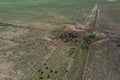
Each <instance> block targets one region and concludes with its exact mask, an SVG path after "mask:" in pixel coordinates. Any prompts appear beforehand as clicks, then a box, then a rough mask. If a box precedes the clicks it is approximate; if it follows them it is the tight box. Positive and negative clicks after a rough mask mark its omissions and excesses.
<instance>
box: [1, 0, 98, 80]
mask: <svg viewBox="0 0 120 80" xmlns="http://www.w3.org/2000/svg"><path fill="white" fill-rule="evenodd" d="M96 2H97V0H91V1H90V0H21V1H18V0H0V12H1V13H0V21H2V22H0V26H1V27H0V31H1V32H2V31H6V32H7V31H9V29H8V27H9V26H11V27H13V28H17V27H19V28H24V29H27V30H29V31H28V33H26V34H23V35H21V36H19V37H16V36H15V37H14V38H12V39H9V41H12V42H14V43H16V44H17V45H16V46H14V47H11V48H9V49H5V50H2V51H0V52H4V53H7V52H8V51H12V52H13V53H12V54H10V55H7V56H2V57H4V58H5V59H7V60H8V61H10V62H13V63H15V66H14V67H13V68H12V70H13V71H15V72H17V71H18V70H20V71H22V72H23V77H22V80H39V79H40V78H41V77H42V78H44V79H46V77H47V76H48V75H50V78H51V79H53V80H54V79H56V78H57V79H58V80H59V79H62V80H66V78H67V77H66V76H65V75H67V76H70V75H71V74H72V75H74V71H76V70H78V71H80V76H79V75H78V77H81V76H82V73H83V68H84V62H85V57H86V52H85V51H83V50H81V49H79V48H78V46H73V45H72V46H71V45H69V43H68V44H66V43H61V44H59V43H56V42H49V41H47V40H45V39H44V37H46V36H47V37H50V34H48V33H50V32H51V31H53V32H52V36H53V37H52V38H56V37H58V36H59V35H61V34H63V33H64V30H63V29H64V28H63V26H61V25H64V24H65V25H69V24H72V25H74V24H77V23H82V22H83V21H84V19H85V16H83V15H84V14H86V13H88V12H90V11H91V9H92V8H93V7H94V5H95V4H96ZM4 22H5V23H4ZM7 22H8V23H10V24H8V23H7ZM11 23H14V24H21V25H22V24H24V23H25V24H29V23H30V24H33V23H36V24H37V23H45V24H49V23H50V24H55V25H58V27H59V29H58V28H57V29H56V30H50V31H49V30H47V29H43V28H44V27H43V28H42V29H41V27H39V25H37V26H38V27H39V28H38V29H36V28H34V26H32V25H30V26H31V27H29V26H27V27H22V26H16V25H14V24H11ZM49 27H52V26H49ZM1 39H2V38H1ZM72 44H74V43H72ZM52 49H53V51H52ZM22 52H23V54H19V53H22ZM50 53H53V54H52V56H50V57H49V59H48V60H46V59H45V58H44V57H45V56H48V55H49V54H50ZM68 54H72V57H71V56H68ZM0 56H1V55H0ZM73 57H74V58H73ZM71 60H75V61H74V62H73V65H69V62H70V61H71ZM43 62H45V63H46V65H44V64H43ZM46 67H47V69H46ZM68 67H71V69H70V70H68V71H67V72H68V74H66V72H65V71H66V70H67V69H68ZM76 67H77V69H76ZM79 68H80V69H79ZM39 69H41V70H42V71H43V73H42V74H43V75H40V72H37V71H38V70H39ZM50 70H53V71H57V72H55V73H53V72H52V73H50ZM69 74H70V75H69ZM11 75H12V74H11ZM13 76H14V75H13ZM11 80H12V78H11Z"/></svg>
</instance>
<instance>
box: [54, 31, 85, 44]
mask: <svg viewBox="0 0 120 80" xmlns="http://www.w3.org/2000/svg"><path fill="white" fill-rule="evenodd" d="M83 35H85V34H84V33H82V32H79V31H65V30H55V31H53V32H52V36H53V39H59V40H61V41H62V42H65V43H66V42H75V43H76V42H78V43H81V41H82V39H83V38H82V37H83Z"/></svg>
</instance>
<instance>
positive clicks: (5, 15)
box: [0, 0, 97, 24]
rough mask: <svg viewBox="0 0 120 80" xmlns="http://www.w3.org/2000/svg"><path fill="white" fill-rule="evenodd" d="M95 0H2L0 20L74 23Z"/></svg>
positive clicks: (81, 17) (78, 20) (81, 18)
mask: <svg viewBox="0 0 120 80" xmlns="http://www.w3.org/2000/svg"><path fill="white" fill-rule="evenodd" d="M96 2H97V0H91V1H90V0H44V1H43V0H30V1H28V0H21V1H18V0H14V1H13V0H12V1H11V0H10V1H8V0H4V1H1V2H0V12H1V13H0V21H4V22H12V23H34V22H41V23H44V22H45V23H53V24H75V23H80V22H82V21H83V20H84V16H83V14H84V13H87V12H89V10H90V9H92V8H93V5H95V3H96ZM26 3H27V4H26ZM6 5H7V7H6Z"/></svg>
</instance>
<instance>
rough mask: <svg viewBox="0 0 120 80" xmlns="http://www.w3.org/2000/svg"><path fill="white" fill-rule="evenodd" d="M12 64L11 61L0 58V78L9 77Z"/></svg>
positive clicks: (3, 79)
mask: <svg viewBox="0 0 120 80" xmlns="http://www.w3.org/2000/svg"><path fill="white" fill-rule="evenodd" d="M13 66H14V64H13V63H12V62H7V61H6V60H5V59H0V80H5V78H8V77H9V72H10V71H11V69H12V67H13Z"/></svg>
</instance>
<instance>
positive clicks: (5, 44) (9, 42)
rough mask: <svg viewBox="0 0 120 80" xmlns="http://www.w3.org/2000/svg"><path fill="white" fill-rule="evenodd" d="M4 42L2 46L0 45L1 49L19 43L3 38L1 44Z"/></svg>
mask: <svg viewBox="0 0 120 80" xmlns="http://www.w3.org/2000/svg"><path fill="white" fill-rule="evenodd" d="M1 43H2V46H1V47H0V50H3V49H8V48H11V47H14V46H16V45H17V44H16V43H14V42H12V41H9V40H1V39H0V45H1Z"/></svg>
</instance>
